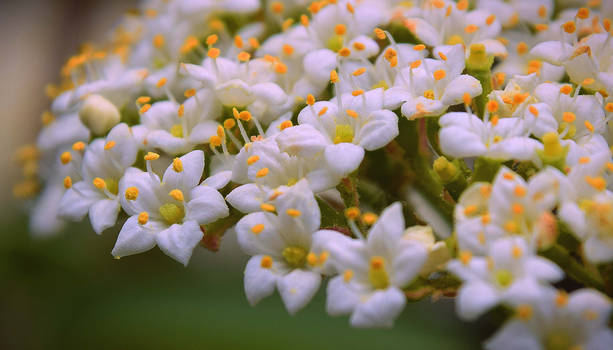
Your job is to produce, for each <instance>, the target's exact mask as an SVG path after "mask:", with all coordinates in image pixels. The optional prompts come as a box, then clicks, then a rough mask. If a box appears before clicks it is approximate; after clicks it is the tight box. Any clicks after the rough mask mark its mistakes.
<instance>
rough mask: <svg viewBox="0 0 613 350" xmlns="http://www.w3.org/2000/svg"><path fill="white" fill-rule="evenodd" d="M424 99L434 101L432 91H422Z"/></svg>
mask: <svg viewBox="0 0 613 350" xmlns="http://www.w3.org/2000/svg"><path fill="white" fill-rule="evenodd" d="M424 97H425V98H427V99H430V100H434V90H432V89H429V90H426V91H424Z"/></svg>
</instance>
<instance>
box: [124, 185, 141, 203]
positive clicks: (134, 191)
mask: <svg viewBox="0 0 613 350" xmlns="http://www.w3.org/2000/svg"><path fill="white" fill-rule="evenodd" d="M124 196H125V197H126V199H127V200H129V201H133V200H136V198H138V188H136V187H128V188H126V192H125V193H124Z"/></svg>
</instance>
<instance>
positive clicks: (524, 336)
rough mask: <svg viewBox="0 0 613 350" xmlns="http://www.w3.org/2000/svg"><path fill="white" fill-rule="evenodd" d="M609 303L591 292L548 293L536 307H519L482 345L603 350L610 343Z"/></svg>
mask: <svg viewBox="0 0 613 350" xmlns="http://www.w3.org/2000/svg"><path fill="white" fill-rule="evenodd" d="M610 312H611V301H610V300H609V299H608V298H607V297H606V296H604V295H602V294H600V293H599V292H596V291H595V290H592V289H587V288H585V289H579V290H576V291H574V292H572V293H571V294H570V295H568V294H566V292H563V291H560V292H557V293H555V292H551V293H547V295H546V296H544V297H543V299H541V300H540V302H538V303H532V304H520V305H518V306H517V307H516V315H515V317H514V318H513V319H511V320H510V321H508V322H507V323H506V324H505V325H504V327H503V328H502V329H500V330H499V331H498V332H497V333H496V334H495V335H494V336H493V337H492V338H490V339H489V340H488V341H487V342H486V343H485V348H486V349H492V350H494V349H495V350H514V349H525V350H547V349H585V350H605V349H608V348H609V347H610V345H611V344H612V343H613V331H611V330H610V329H609V328H608V327H607V322H608V319H609V314H610Z"/></svg>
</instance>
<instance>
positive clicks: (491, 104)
mask: <svg viewBox="0 0 613 350" xmlns="http://www.w3.org/2000/svg"><path fill="white" fill-rule="evenodd" d="M486 107H487V110H488V112H490V113H496V112H497V111H498V107H499V106H498V102H496V101H494V100H490V101H488V102H487V106H486Z"/></svg>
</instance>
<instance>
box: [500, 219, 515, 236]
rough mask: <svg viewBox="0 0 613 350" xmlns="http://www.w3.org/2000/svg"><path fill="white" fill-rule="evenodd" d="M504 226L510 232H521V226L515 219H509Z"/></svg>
mask: <svg viewBox="0 0 613 350" xmlns="http://www.w3.org/2000/svg"><path fill="white" fill-rule="evenodd" d="M503 228H504V229H505V230H506V231H507V232H510V233H518V232H519V226H518V225H517V223H516V222H515V221H512V220H510V221H507V222H505V223H504V225H503Z"/></svg>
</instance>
